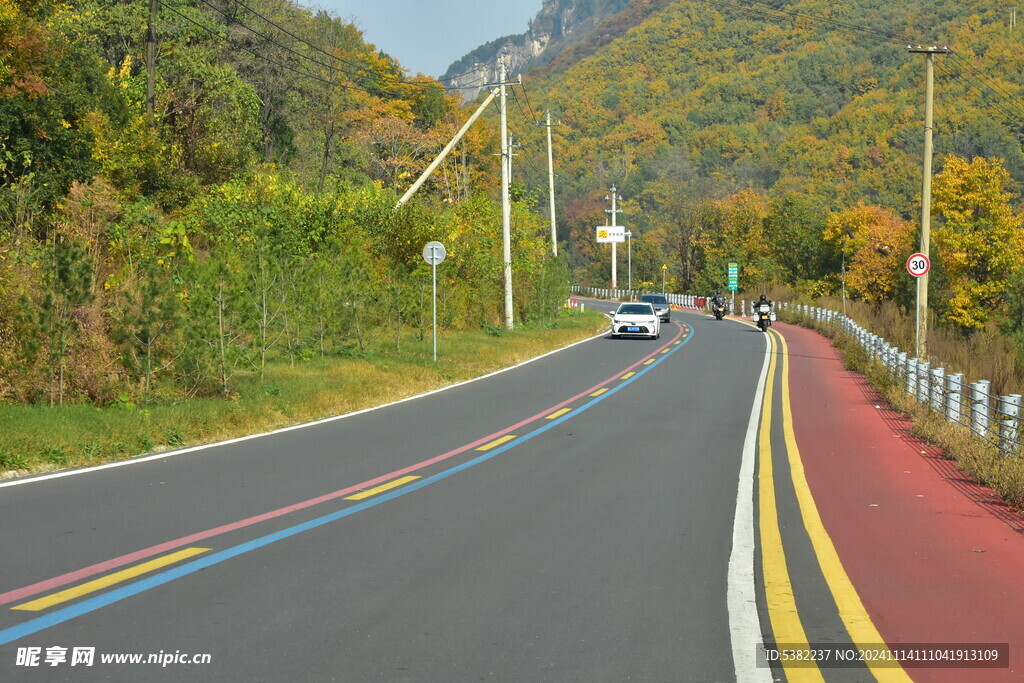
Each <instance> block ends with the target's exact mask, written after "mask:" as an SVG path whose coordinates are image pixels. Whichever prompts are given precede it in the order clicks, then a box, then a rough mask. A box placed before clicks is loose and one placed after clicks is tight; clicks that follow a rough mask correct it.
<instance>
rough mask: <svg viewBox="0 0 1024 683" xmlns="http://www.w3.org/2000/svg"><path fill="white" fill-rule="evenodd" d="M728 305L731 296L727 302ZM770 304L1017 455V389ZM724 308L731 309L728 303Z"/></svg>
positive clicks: (824, 314)
mask: <svg viewBox="0 0 1024 683" xmlns="http://www.w3.org/2000/svg"><path fill="white" fill-rule="evenodd" d="M571 290H572V292H573V293H575V294H582V295H585V296H592V297H595V298H600V299H626V298H632V297H636V296H639V295H640V294H644V293H646V292H642V291H638V290H625V289H602V288H598V287H581V286H578V285H574V286H573V287H572V288H571ZM666 297H667V298H668V300H669V303H671V304H675V305H677V306H682V307H684V308H696V309H700V308H702V306H701V305H698V300H704V299H705V297H697V296H694V295H692V294H667V295H666ZM729 303H730V305H731V304H732V302H731V301H730V302H729ZM736 303H737V304H738V305H739V306H738V307H739V309H740V315H741V316H743V315H745V309H746V302H745V301H737V302H736ZM775 310H776V312H777V313H778V314H779V319H780V320H782V319H783V317H782V314H783V313H784V314H785V315H786V316H794V317H796V316H799V317H803V318H805V319H807V320H811V321H814V322H817V323H820V324H823V325H835V326H837V327H838V328H839V329H840V330H841V331H842V332H843V333H844V334H846V335H848V336H850V337H851V338H853V339H854V340H855V341H856V342H857V343H858V344H859V345H860V347H861V348H862V349H864V351H865V352H866V353H867V354H868V358H870V359H871V360H872V361H874V362H877V363H879V364H880V365H881V366H882V367H883V368H885V370H886V372H887V373H888V374H889V377H890V378H892V380H893V382H895V383H896V384H897V385H898V386H901V387H903V389H904V390H905V391H906V392H907V393H908V394H910V395H911V396H913V397H914V398H916V399H917V400H918V401H919V402H920V403H923V404H926V405H927V406H928V407H929V408H930V409H931V410H933V411H935V412H937V413H940V414H942V415H944V416H945V418H946V420H947V421H948V422H955V423H956V424H959V425H962V426H963V427H965V428H967V429H970V430H971V432H972V433H973V434H974V436H976V437H977V438H979V439H983V440H985V441H987V442H988V443H990V444H992V445H993V446H995V447H996V448H998V449H999V452H1000V453H1002V454H1003V455H1004V456H1007V457H1011V456H1012V457H1020V456H1021V455H1022V453H1021V442H1022V440H1024V439H1022V436H1024V435H1022V433H1021V432H1022V425H1021V413H1022V404H1024V400H1022V398H1021V395H1020V394H1008V395H1006V396H993V395H992V393H991V391H990V390H989V386H990V382H989V381H988V380H984V379H983V380H978V381H977V382H972V383H969V384H967V383H965V381H964V376H963V375H962V374H960V373H949V374H947V373H946V369H945V368H942V367H938V368H933V367H931V364H930V363H928V362H927V361H922V360H920V359H918V358H913V357H912V356H911V355H910V354H909V353H907V352H906V351H900V350H899V349H898V348H897V347H896V346H895V345H893V344H890V343H889V342H887V341H886V340H885V339H884V338H882V337H880V336H878V335H877V334H872V333H871V332H870V331H868V330H867V329H865V328H863V327H861V326H860V325H858V324H857V323H855V322H854V321H853V320H852V319H851V318H849V317H848V316H845V315H842V314H841V313H838V312H836V311H832V310H829V309H826V308H818V307H816V306H808V305H806V304H793V303H789V302H785V301H783V302H776V304H775ZM730 313H733V314H735V311H733V310H732V309H731V308H730Z"/></svg>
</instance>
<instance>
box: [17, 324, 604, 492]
mask: <svg viewBox="0 0 1024 683" xmlns="http://www.w3.org/2000/svg"><path fill="white" fill-rule="evenodd" d="M607 334H608V330H604V331H603V332H601V333H600V334H595V335H594V336H593V337H588V338H587V339H584V340H582V341H578V342H573V343H572V344H569V345H567V346H563V347H562V348H560V349H555V350H554V351H548V352H547V353H543V354H541V355H539V356H534V357H533V358H530V359H528V360H524V361H523V362H522V363H516V364H515V365H510V366H508V367H507V368H502V369H501V370H495V371H494V372H491V373H488V374H486V375H481V376H479V377H474V378H473V379H467V380H463V381H462V382H456V383H455V384H449V385H448V386H446V387H441V388H440V389H432V390H431V391H426V392H424V393H422V394H416V395H415V396H407V397H406V398H402V399H399V400H397V401H392V402H391V403H385V404H383V405H379V406H374V407H372V408H363V409H362V410H356V411H354V412H351V413H345V414H344V415H332V416H331V417H325V418H323V419H320V420H314V421H313V422H303V423H302V424H297V425H291V426H290V427H282V428H281V429H275V430H273V431H270V432H263V433H260V434H249V435H247V436H239V437H237V438H234V439H228V440H226V441H215V442H213V443H204V444H199V445H198V446H189V447H188V448H181V449H179V450H176V451H167V452H164V453H154V454H153V455H147V456H143V457H139V458H132V459H131V460H121V461H119V462H111V463H107V464H106V465H96V466H95V467H83V468H79V469H73V470H65V471H61V472H54V473H53V474H43V475H40V476H35V477H34V476H32V475H28V476H26V477H25V478H22V479H15V480H13V481H7V482H3V483H0V489H2V488H6V487H8V486H21V485H23V484H34V483H36V482H40V481H46V480H48V479H59V478H61V477H71V476H75V475H77V474H86V473H88V472H98V471H100V470H107V469H111V468H114V467H124V466H126V465H137V464H138V463H140V462H149V461H151V460H160V459H162V458H173V457H174V456H176V455H183V454H185V453H192V452H193V451H201V450H205V449H207V448H217V447H218V446H227V445H229V444H233V443H241V442H242V441H249V440H250V439H259V438H262V437H264V436H271V435H273V434H281V433H283V432H290V431H292V430H295V429H305V428H306V427H312V426H315V425H320V424H324V423H326V422H334V421H335V420H344V419H347V418H350V417H355V416H356V415H362V414H363V413H372V412H374V411H376V410H383V409H384V408H390V407H391V406H395V405H398V404H400V403H405V402H407V401H415V400H416V399H418V398H425V397H427V396H432V395H434V394H439V393H441V392H442V391H448V390H449V389H454V388H455V387H461V386H463V385H465V384H472V383H473V382H479V381H480V380H484V379H488V378H490V377H494V376H495V375H500V374H502V373H504V372H509V371H511V370H515V369H516V368H519V367H522V366H524V365H528V364H530V363H532V362H534V361H538V360H540V359H541V358H546V357H547V356H550V355H553V354H556V353H560V352H561V351H565V350H566V349H571V348H572V347H574V346H578V345H580V344H586V343H587V342H590V341H594V340H595V339H600V338H602V337H604V336H605V335H607Z"/></svg>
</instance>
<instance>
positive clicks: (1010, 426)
mask: <svg viewBox="0 0 1024 683" xmlns="http://www.w3.org/2000/svg"><path fill="white" fill-rule="evenodd" d="M999 403H1000V409H999V412H1000V413H1001V414H1002V417H1003V419H1002V424H1001V425H1000V429H999V452H1000V453H1002V454H1003V455H1004V456H1011V455H1017V454H1018V453H1019V452H1020V442H1019V440H1018V438H1017V432H1018V430H1019V429H1020V405H1021V396H1020V394H1010V395H1009V396H1003V397H1001V398H1000V399H999Z"/></svg>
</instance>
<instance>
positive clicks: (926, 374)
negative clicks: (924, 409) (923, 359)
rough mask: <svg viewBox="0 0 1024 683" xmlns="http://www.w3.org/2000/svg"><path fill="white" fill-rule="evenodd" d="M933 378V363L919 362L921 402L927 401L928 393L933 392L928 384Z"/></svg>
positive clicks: (918, 383)
mask: <svg viewBox="0 0 1024 683" xmlns="http://www.w3.org/2000/svg"><path fill="white" fill-rule="evenodd" d="M931 378H932V364H931V363H918V365H917V400H918V402H919V403H927V402H928V395H929V394H930V393H931V391H930V387H929V386H928V384H929V382H930V381H931Z"/></svg>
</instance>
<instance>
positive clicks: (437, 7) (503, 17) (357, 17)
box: [300, 0, 541, 78]
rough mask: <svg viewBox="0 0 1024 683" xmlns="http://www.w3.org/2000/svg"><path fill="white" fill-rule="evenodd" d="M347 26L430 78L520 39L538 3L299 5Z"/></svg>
mask: <svg viewBox="0 0 1024 683" xmlns="http://www.w3.org/2000/svg"><path fill="white" fill-rule="evenodd" d="M300 1H301V4H302V5H304V6H306V7H310V8H312V9H325V10H327V11H329V12H331V13H332V14H336V15H338V16H339V17H341V18H342V19H345V20H347V21H352V22H353V23H354V24H355V25H356V26H358V27H359V28H360V29H362V31H363V36H364V38H365V39H366V41H367V42H369V43H373V44H374V45H376V46H377V49H378V50H383V51H384V52H386V53H388V54H389V55H391V56H392V57H394V58H395V59H397V60H398V61H399V63H400V64H401V65H402V66H403V67H405V68H406V69H410V70H411V72H412V73H414V74H415V73H417V72H421V73H424V74H426V75H428V76H434V77H435V78H436V77H438V76H440V75H442V74H443V73H444V71H445V69H447V68H448V65H449V64H451V63H452V62H454V61H455V60H456V59H459V58H460V57H462V56H463V55H465V54H466V53H467V52H469V51H470V50H472V49H474V48H476V47H479V46H480V45H482V44H484V43H486V42H488V41H491V40H494V39H495V38H500V37H501V36H506V35H509V34H511V33H525V32H526V29H527V28H528V24H529V21H530V19H532V18H533V17H534V16H536V15H537V12H539V11H540V8H541V0H504V1H503V2H496V1H494V0H315V1H314V0H300Z"/></svg>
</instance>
